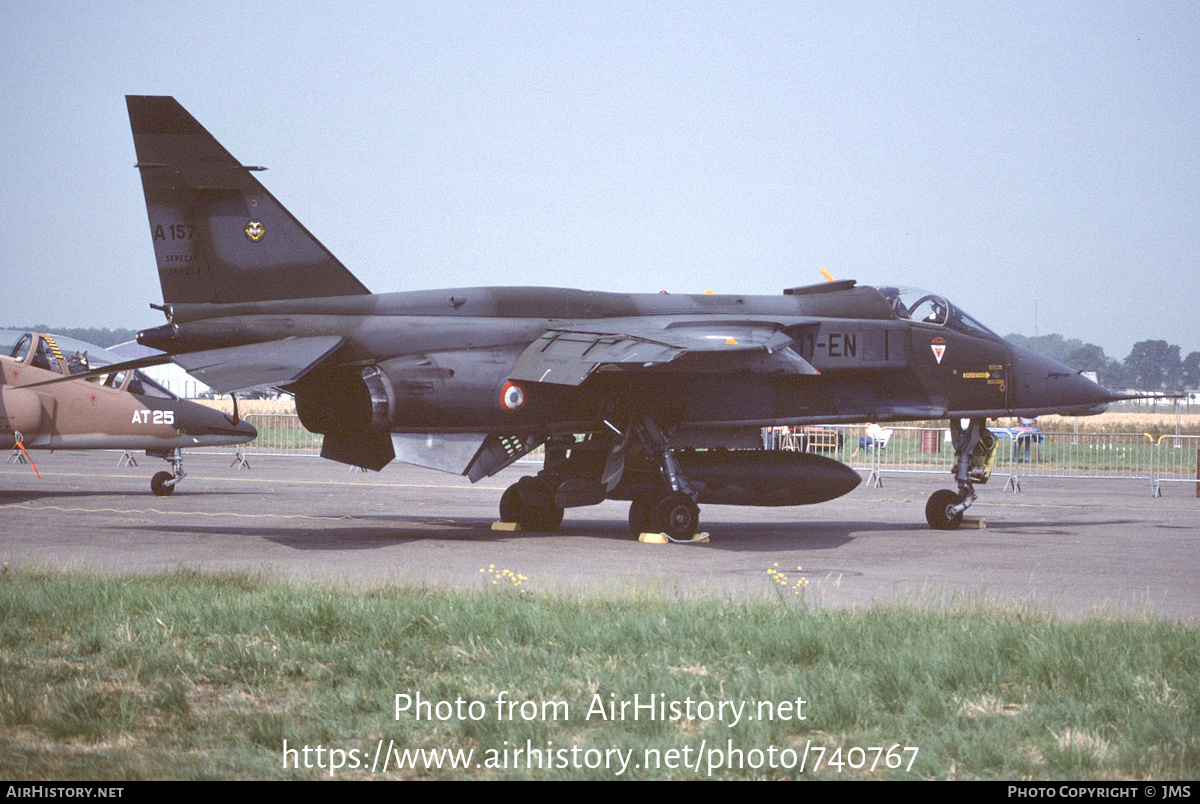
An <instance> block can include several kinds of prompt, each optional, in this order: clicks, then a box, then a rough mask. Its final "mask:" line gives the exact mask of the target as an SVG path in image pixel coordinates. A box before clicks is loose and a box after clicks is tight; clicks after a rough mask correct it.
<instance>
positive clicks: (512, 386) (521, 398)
mask: <svg viewBox="0 0 1200 804" xmlns="http://www.w3.org/2000/svg"><path fill="white" fill-rule="evenodd" d="M524 404H525V388H524V387H523V386H522V385H521V384H520V383H515V382H506V383H504V388H502V389H501V390H500V406H501V407H503V408H504V409H505V410H506V411H508V412H509V413H515V412H516V411H518V410H520V409H521V406H522V405H524Z"/></svg>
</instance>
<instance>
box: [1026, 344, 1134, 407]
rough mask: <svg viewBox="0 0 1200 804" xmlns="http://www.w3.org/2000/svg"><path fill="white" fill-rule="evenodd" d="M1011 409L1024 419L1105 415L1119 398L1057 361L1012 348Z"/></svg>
mask: <svg viewBox="0 0 1200 804" xmlns="http://www.w3.org/2000/svg"><path fill="white" fill-rule="evenodd" d="M1011 381H1012V389H1011V392H1010V395H1009V407H1010V408H1012V410H1013V412H1014V413H1017V414H1020V415H1023V416H1040V415H1042V414H1046V413H1061V414H1066V415H1074V416H1086V415H1090V414H1094V413H1103V412H1104V409H1105V408H1106V407H1107V405H1108V403H1109V402H1113V401H1115V400H1117V399H1119V398H1120V397H1119V396H1118V395H1116V394H1114V393H1112V392H1111V391H1109V390H1107V389H1106V388H1104V387H1103V386H1101V385H1099V384H1097V383H1094V382H1092V381H1091V380H1089V379H1088V378H1087V377H1084V376H1083V375H1082V374H1080V373H1079V372H1077V371H1075V370H1074V369H1072V368H1070V367H1068V366H1064V365H1063V364H1062V363H1059V362H1058V361H1057V360H1052V359H1050V358H1048V357H1045V356H1044V355H1039V354H1038V353H1036V352H1031V351H1029V350H1028V349H1022V348H1020V347H1016V346H1014V347H1013V360H1012V380H1011Z"/></svg>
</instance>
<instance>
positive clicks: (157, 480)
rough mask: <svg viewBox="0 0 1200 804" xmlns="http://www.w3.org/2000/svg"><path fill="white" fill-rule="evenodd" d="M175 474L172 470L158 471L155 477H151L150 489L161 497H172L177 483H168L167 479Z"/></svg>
mask: <svg viewBox="0 0 1200 804" xmlns="http://www.w3.org/2000/svg"><path fill="white" fill-rule="evenodd" d="M173 477H174V475H173V474H171V473H170V472H157V473H156V474H155V475H154V477H152V478H150V490H151V491H153V492H154V493H155V494H157V495H158V496H159V497H170V496H171V492H173V491H174V490H175V484H174V483H172V484H171V485H169V486H168V485H167V481H168V480H170V479H171V478H173Z"/></svg>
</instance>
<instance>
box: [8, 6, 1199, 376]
mask: <svg viewBox="0 0 1200 804" xmlns="http://www.w3.org/2000/svg"><path fill="white" fill-rule="evenodd" d="M0 76H2V78H3V81H2V82H0V97H2V98H3V104H2V105H0V109H2V112H0V150H2V152H3V160H2V161H0V186H2V187H3V193H4V194H3V197H2V198H0V271H2V272H3V277H4V286H3V287H4V304H3V315H2V316H0V318H2V319H3V320H2V321H0V325H6V324H17V323H35V322H45V323H49V324H52V325H57V326H108V327H119V326H127V327H135V328H136V327H143V326H152V325H156V324H158V323H161V317H160V316H159V314H158V313H155V312H153V311H151V310H150V309H149V308H148V304H149V303H150V302H160V301H161V300H162V296H161V293H160V290H159V287H158V282H157V276H156V274H155V269H154V262H153V252H152V249H151V242H150V236H149V228H148V225H147V220H146V212H145V207H144V204H143V200H142V194H141V187H140V184H139V179H138V175H137V171H136V170H135V169H134V168H133V163H134V161H135V160H134V150H133V143H132V140H131V138H130V134H129V123H128V118H127V116H126V111H125V102H124V97H123V96H124V95H126V94H153V95H157V94H161V95H174V96H175V97H176V98H178V99H179V101H180V102H181V103H182V104H183V105H184V106H185V107H186V108H187V109H188V110H189V111H190V112H191V113H192V114H193V115H194V116H195V117H196V118H197V119H198V120H199V121H200V122H201V124H203V125H204V126H205V127H207V128H208V129H209V130H210V131H211V132H213V134H214V135H215V136H216V137H217V138H218V139H219V140H220V141H221V142H222V143H223V144H224V145H225V146H226V148H228V149H229V150H230V151H231V152H232V153H233V154H234V156H236V157H237V158H239V159H240V160H242V161H243V162H244V163H245V164H253V165H266V166H267V167H269V168H270V170H269V171H268V172H267V173H263V174H259V178H260V179H261V180H262V181H263V183H264V184H265V185H266V186H267V188H268V189H270V190H271V191H272V192H273V193H274V194H275V195H276V197H278V198H279V199H280V200H281V201H282V202H283V203H284V204H285V205H287V206H288V207H289V208H290V209H291V210H292V212H293V213H295V214H296V215H297V217H299V218H300V219H301V220H302V221H304V222H305V224H306V225H307V226H308V227H309V229H310V230H312V232H313V233H314V234H316V236H317V237H318V238H320V239H321V240H322V241H323V242H324V243H325V245H326V246H327V247H328V248H329V249H330V250H331V251H332V252H333V253H334V254H336V255H338V257H339V258H340V259H341V260H342V262H344V263H345V264H346V266H347V267H349V268H350V270H351V271H353V272H354V273H355V274H356V275H357V276H358V277H359V278H360V279H361V280H362V281H363V282H364V283H365V284H366V285H367V287H369V288H370V289H371V290H373V291H377V292H383V291H396V290H410V289H423V288H436V287H455V286H471V285H555V286H564V287H580V288H587V289H595V290H617V291H650V292H653V291H658V290H662V289H666V290H670V291H673V292H680V293H682V292H703V291H704V290H706V289H711V290H714V291H716V292H718V293H722V292H730V293H762V294H775V293H778V292H780V291H781V290H782V289H783V288H785V287H791V286H795V285H801V284H809V283H812V282H819V281H821V276H820V274H819V273H818V271H819V269H821V268H826V269H828V270H829V271H831V272H832V273H833V274H834V275H835V276H836V277H837V278H840V279H858V280H859V281H860V282H865V283H873V284H884V283H888V284H895V283H905V284H910V285H915V286H918V287H924V288H928V289H930V290H936V291H939V292H941V293H943V294H945V295H947V296H948V297H949V298H951V299H952V300H953V301H955V302H957V303H958V304H960V305H961V306H962V307H964V308H965V309H966V310H968V311H969V312H970V313H972V314H973V315H974V316H975V317H977V318H979V319H981V320H983V321H984V322H985V323H987V324H989V326H991V327H992V328H993V329H995V330H997V331H999V332H1001V333H1002V334H1004V333H1009V332H1019V333H1023V334H1028V335H1032V334H1035V328H1036V332H1038V333H1040V334H1046V333H1050V332H1059V333H1061V334H1063V335H1064V336H1067V337H1076V338H1080V339H1082V340H1084V341H1087V342H1092V343H1097V344H1099V345H1101V346H1103V347H1104V349H1105V350H1106V352H1107V353H1108V354H1109V356H1110V357H1115V358H1118V359H1120V358H1123V357H1124V356H1125V355H1126V354H1128V352H1129V349H1130V347H1131V346H1132V344H1133V343H1134V342H1136V341H1139V340H1144V339H1147V338H1162V339H1166V340H1167V341H1170V342H1171V343H1175V344H1178V345H1179V346H1181V348H1182V351H1183V354H1187V353H1188V352H1190V351H1194V350H1200V323H1198V322H1200V310H1198V307H1200V270H1198V269H1200V260H1198V254H1200V248H1198V247H1200V147H1198V146H1200V3H1196V2H1179V3H1176V2H1134V3H1116V2H1094V3H1071V2H1055V3H1045V2H1035V3H1024V2H1015V3H1014V2H1003V3H999V2H987V3H972V2H950V3H940V2H919V3H918V2H913V3H892V2H867V3H861V4H859V3H852V2H784V3H773V2H726V3H708V2H688V3H685V2H667V3H658V2H646V1H645V0H638V2H600V3H585V2H563V3H542V2H500V3H491V2H462V3H456V2H436V0H435V1H434V2H413V3H402V2H380V3H363V2H355V1H354V0H349V1H343V2H338V3H294V2H254V1H253V0H248V1H247V0H242V1H241V2H237V3H203V2H189V3H170V2H162V0H155V2H136V1H134V2H121V3H110V2H94V3H93V2H28V3H21V2H0Z"/></svg>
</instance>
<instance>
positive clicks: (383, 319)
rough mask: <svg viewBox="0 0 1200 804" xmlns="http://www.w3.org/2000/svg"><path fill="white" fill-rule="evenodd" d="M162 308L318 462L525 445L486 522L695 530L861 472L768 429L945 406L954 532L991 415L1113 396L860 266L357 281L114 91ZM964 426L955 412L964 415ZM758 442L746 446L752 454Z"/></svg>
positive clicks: (846, 483) (219, 158) (435, 458)
mask: <svg viewBox="0 0 1200 804" xmlns="http://www.w3.org/2000/svg"><path fill="white" fill-rule="evenodd" d="M127 103H128V107H129V118H130V123H131V125H132V128H133V139H134V144H135V147H136V150H137V160H138V161H137V167H138V169H139V170H140V171H141V177H142V186H143V190H144V192H145V196H146V205H147V208H148V212H149V218H150V234H151V237H152V240H153V244H154V253H155V257H156V260H157V263H158V273H159V279H160V281H161V284H162V290H163V302H164V304H163V306H162V308H161V309H162V310H163V312H164V313H165V314H166V317H167V324H166V325H164V326H160V327H156V328H153V329H148V330H145V331H143V332H141V333H139V335H138V340H139V341H140V342H141V343H143V344H146V345H149V346H153V347H156V348H158V349H161V350H163V351H165V352H168V353H169V354H170V355H171V356H172V359H173V360H174V361H175V362H176V363H178V364H179V365H180V366H182V367H183V368H185V369H186V370H188V371H189V372H191V373H192V374H193V375H194V376H196V377H197V378H199V379H201V380H203V381H204V382H206V383H208V384H209V385H210V386H212V387H213V388H214V389H215V390H217V391H219V392H231V391H236V390H239V389H247V388H251V387H259V386H273V387H278V388H281V389H283V390H285V391H287V392H289V393H291V394H293V395H294V396H295V398H296V407H297V411H298V413H299V415H300V417H301V420H302V421H303V423H304V425H305V426H306V427H307V428H308V429H310V430H313V431H315V432H318V433H323V434H324V445H323V447H322V453H321V454H322V455H324V456H325V457H327V458H331V459H333V460H336V461H342V462H344V463H348V464H353V465H356V466H361V467H366V468H369V469H380V468H382V467H383V466H384V465H386V464H387V463H388V462H389V461H392V460H393V459H395V460H400V461H404V462H407V463H413V464H418V465H421V466H427V467H432V468H435V469H440V470H444V471H447V472H454V473H459V474H464V475H466V476H468V477H469V478H471V479H472V480H478V479H480V478H483V477H487V476H490V475H493V474H495V473H496V472H498V471H500V470H501V469H503V468H505V467H506V466H508V465H509V464H511V463H512V462H514V461H515V460H516V459H518V458H520V457H521V456H522V455H525V454H527V453H529V452H530V451H532V450H534V449H535V448H537V447H539V446H543V447H544V448H545V449H544V454H545V463H544V467H543V468H542V470H541V471H540V472H538V473H537V475H536V476H530V477H525V478H523V479H522V480H521V481H520V482H518V483H516V484H514V485H513V486H512V487H511V488H509V489H508V490H507V491H506V492H505V494H504V495H503V497H502V499H501V501H500V516H501V519H503V520H504V521H508V522H516V523H519V524H520V525H521V526H523V527H525V528H529V529H540V530H555V529H556V528H557V527H558V526H559V524H560V523H561V521H562V517H563V511H564V509H566V508H572V507H576V506H584V505H595V504H597V503H600V502H601V501H603V500H606V499H617V500H628V501H630V503H631V505H630V509H629V523H630V528H631V530H632V531H633V532H634V533H640V532H642V531H647V530H649V531H655V532H663V533H666V534H667V535H669V536H671V537H673V538H686V537H689V536H691V535H692V534H694V533H695V531H696V527H697V523H698V517H699V507H698V506H699V504H701V503H716V504H733V505H800V504H805V503H815V502H821V501H824V500H829V499H832V498H834V497H838V496H840V495H842V494H845V493H846V492H848V491H850V490H851V489H853V488H854V487H855V486H856V485H857V484H858V482H859V476H858V474H857V473H856V472H854V471H853V470H851V469H850V468H849V467H847V466H845V465H844V464H841V463H839V462H837V461H834V460H831V459H829V458H826V457H824V456H821V455H815V454H810V453H787V452H775V451H765V450H762V449H761V440H760V430H761V428H763V427H772V426H785V425H793V426H794V425H804V424H812V423H822V424H829V423H839V422H842V423H851V422H868V421H870V422H886V421H904V420H914V419H950V421H951V429H952V434H953V442H954V448H955V455H956V465H955V469H954V477H955V480H956V481H957V488H956V489H954V490H944V491H940V492H938V493H936V494H934V495H933V496H932V497H931V498H930V500H929V504H928V505H927V507H926V514H927V518H928V520H929V522H930V524H931V525H933V526H934V527H937V528H952V527H955V526H956V525H957V524H958V522H959V521H960V520H961V518H962V513H963V511H964V510H965V509H966V508H967V507H968V506H969V505H970V504H971V503H972V502H973V501H974V499H975V492H974V488H973V487H974V484H975V483H977V482H980V481H981V480H984V479H986V473H987V470H988V462H989V459H990V454H991V451H992V450H993V449H994V442H993V441H992V439H991V437H990V433H989V432H988V431H987V430H986V428H985V427H984V423H985V421H986V419H987V418H989V417H997V416H1016V415H1019V416H1036V415H1041V414H1046V413H1068V414H1084V413H1094V412H1099V411H1100V410H1102V409H1103V406H1104V405H1105V404H1106V403H1107V402H1109V401H1112V400H1115V399H1117V398H1119V397H1117V396H1115V395H1114V394H1112V393H1110V392H1109V391H1106V390H1105V389H1104V388H1101V387H1100V386H1099V385H1097V384H1095V383H1094V382H1091V381H1090V380H1088V379H1086V378H1085V377H1083V376H1081V375H1080V374H1079V373H1078V372H1075V371H1072V370H1071V369H1069V368H1067V367H1066V366H1063V365H1061V364H1059V363H1057V362H1054V361H1052V360H1048V359H1047V358H1045V357H1041V356H1039V355H1037V354H1034V353H1032V352H1029V351H1026V350H1024V349H1020V348H1017V347H1015V346H1013V345H1011V344H1009V343H1007V342H1006V341H1004V340H1003V339H1002V338H1000V337H999V336H998V335H996V334H995V333H994V332H992V331H991V330H989V329H988V328H987V327H985V326H984V325H983V324H981V323H979V322H978V321H977V320H975V319H974V318H972V317H971V316H969V315H967V313H966V312H964V311H963V310H962V309H960V308H959V307H957V306H956V305H954V304H952V303H950V302H949V301H948V300H947V299H946V298H945V297H943V296H939V295H936V294H930V293H924V292H920V291H914V290H910V289H906V288H900V287H895V288H892V287H883V288H874V287H860V286H858V285H857V284H856V283H855V282H854V281H849V280H844V281H836V282H827V283H824V284H820V285H811V286H805V287H796V288H790V289H787V290H784V291H783V292H782V293H780V294H778V295H775V296H751V295H744V296H743V295H695V296H692V295H667V294H654V295H651V294H626V293H601V292H592V291H582V290H566V289H556V288H532V287H493V288H479V287H477V288H454V289H448V290H429V291H415V292H406V293H388V294H372V293H370V292H369V291H368V290H367V289H366V287H364V286H363V285H362V283H361V282H359V281H358V279H356V278H355V277H354V275H352V274H351V273H350V272H349V271H348V270H347V269H346V268H345V267H344V266H343V265H342V264H341V263H340V262H339V261H338V260H337V259H336V258H335V257H334V256H333V255H332V254H330V253H329V252H328V251H327V250H326V249H325V247H324V246H322V245H321V244H320V243H319V242H318V241H317V239H316V238H315V237H313V236H312V235H311V234H310V233H309V232H308V231H307V230H306V229H305V228H304V227H303V226H302V225H301V224H300V223H299V222H298V221H297V220H296V219H295V218H294V217H292V215H291V214H290V213H289V212H288V211H287V210H286V209H284V207H283V206H282V205H281V204H280V203H279V202H278V201H276V199H275V198H274V197H273V196H272V195H271V194H270V193H268V192H267V191H266V190H265V189H264V188H263V186H262V185H261V184H260V183H259V181H258V180H257V178H256V177H255V175H254V173H255V172H257V171H259V170H262V168H257V167H249V166H246V165H243V164H242V163H241V162H239V161H238V160H236V159H234V158H233V157H232V156H231V155H230V154H229V152H228V151H226V150H225V149H224V148H223V147H222V146H221V145H220V144H219V143H218V142H217V140H216V139H214V138H213V136H212V135H211V134H209V133H208V131H207V130H205V129H204V127H203V126H201V125H200V124H199V123H198V122H197V121H196V120H195V119H194V118H193V117H192V116H191V115H190V114H189V113H188V112H187V111H186V110H184V108H183V107H182V106H180V105H179V104H178V103H177V102H176V101H175V100H174V98H170V97H145V96H130V97H128V98H127ZM960 420H964V422H963V423H960ZM755 447H758V449H755Z"/></svg>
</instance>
